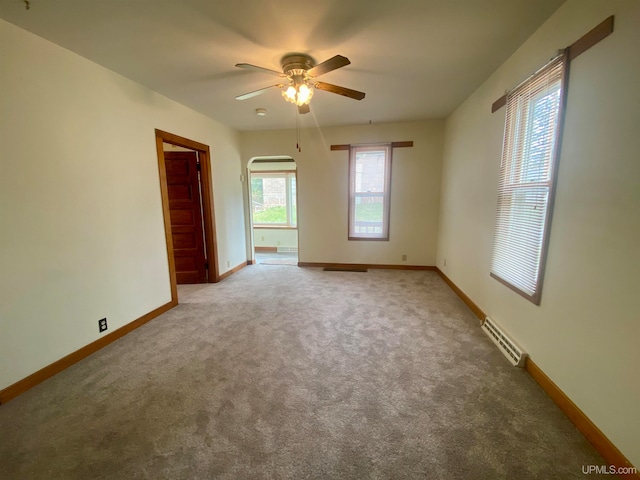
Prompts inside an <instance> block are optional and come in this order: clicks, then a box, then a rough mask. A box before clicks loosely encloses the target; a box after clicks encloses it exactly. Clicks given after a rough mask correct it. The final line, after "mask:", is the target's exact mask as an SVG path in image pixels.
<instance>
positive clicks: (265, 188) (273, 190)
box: [251, 172, 297, 228]
mask: <svg viewBox="0 0 640 480" xmlns="http://www.w3.org/2000/svg"><path fill="white" fill-rule="evenodd" d="M251 209H252V213H253V224H254V225H259V226H271V227H292V228H295V227H296V225H297V211H296V174H295V172H253V173H251Z"/></svg>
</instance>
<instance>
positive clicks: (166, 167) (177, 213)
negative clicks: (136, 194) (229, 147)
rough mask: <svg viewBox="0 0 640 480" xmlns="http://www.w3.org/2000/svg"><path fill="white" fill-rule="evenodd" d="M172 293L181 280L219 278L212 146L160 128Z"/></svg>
mask: <svg viewBox="0 0 640 480" xmlns="http://www.w3.org/2000/svg"><path fill="white" fill-rule="evenodd" d="M156 150H157V155H158V171H159V174H160V191H161V197H162V212H163V216H164V230H165V239H166V244H167V257H168V261H169V277H170V282H171V298H172V300H173V301H178V287H177V286H178V284H180V285H186V284H191V285H194V284H202V283H215V282H217V281H219V274H218V253H217V248H216V241H215V238H216V237H215V216H214V215H215V214H214V208H213V189H212V186H211V160H210V152H209V146H208V145H205V144H202V143H199V142H195V141H193V140H189V139H187V138H184V137H180V136H178V135H174V134H171V133H168V132H163V131H162V130H156Z"/></svg>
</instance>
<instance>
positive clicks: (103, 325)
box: [98, 318, 107, 332]
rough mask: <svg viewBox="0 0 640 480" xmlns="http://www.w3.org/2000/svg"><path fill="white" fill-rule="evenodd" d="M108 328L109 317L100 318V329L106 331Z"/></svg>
mask: <svg viewBox="0 0 640 480" xmlns="http://www.w3.org/2000/svg"><path fill="white" fill-rule="evenodd" d="M106 329H107V319H106V318H103V319H100V320H98V330H99V331H100V332H104V331H105V330H106Z"/></svg>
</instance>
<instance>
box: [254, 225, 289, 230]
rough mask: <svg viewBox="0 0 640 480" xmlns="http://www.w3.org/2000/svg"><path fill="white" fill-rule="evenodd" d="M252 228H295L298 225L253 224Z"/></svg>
mask: <svg viewBox="0 0 640 480" xmlns="http://www.w3.org/2000/svg"><path fill="white" fill-rule="evenodd" d="M253 228H260V229H263V230H297V229H298V227H292V226H290V225H255V224H254V225H253Z"/></svg>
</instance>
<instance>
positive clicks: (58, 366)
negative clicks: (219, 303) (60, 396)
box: [0, 300, 178, 405]
mask: <svg viewBox="0 0 640 480" xmlns="http://www.w3.org/2000/svg"><path fill="white" fill-rule="evenodd" d="M176 305H178V302H177V301H176V300H171V301H170V302H167V303H165V304H164V305H161V306H160V307H158V308H156V309H155V310H152V311H150V312H149V313H147V314H145V315H143V316H141V317H140V318H138V319H136V320H134V321H133V322H131V323H127V324H126V325H124V326H122V327H120V328H119V329H117V330H114V331H113V332H111V333H109V334H107V335H105V336H104V337H101V338H99V339H98V340H96V341H94V342H91V343H90V344H88V345H85V346H84V347H82V348H80V349H79V350H76V351H75V352H72V353H70V354H69V355H67V356H65V357H62V358H61V359H60V360H57V361H55V362H53V363H52V364H50V365H47V366H46V367H44V368H42V369H40V370H38V371H37V372H35V373H32V374H31V375H29V376H28V377H25V378H23V379H22V380H19V381H17V382H16V383H14V384H13V385H9V386H8V387H6V388H4V389H2V390H0V405H1V404H3V403H7V402H8V401H9V400H11V399H13V398H15V397H17V396H18V395H20V394H21V393H24V392H26V391H27V390H29V389H30V388H33V387H35V386H36V385H38V384H39V383H42V382H44V381H45V380H47V379H48V378H51V377H53V376H54V375H55V374H56V373H59V372H61V371H62V370H64V369H66V368H67V367H70V366H71V365H73V364H75V363H78V362H79V361H80V360H82V359H84V358H86V357H88V356H89V355H91V354H92V353H95V352H97V351H98V350H100V349H101V348H104V347H106V346H107V345H109V344H110V343H112V342H115V341H116V340H118V339H119V338H121V337H124V336H125V335H126V334H127V333H130V332H132V331H133V330H135V329H136V328H138V327H141V326H142V325H144V324H145V323H147V322H149V321H151V320H153V319H154V318H156V317H158V316H159V315H161V314H163V313H164V312H166V311H167V310H170V309H172V308H173V307H175V306H176Z"/></svg>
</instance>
